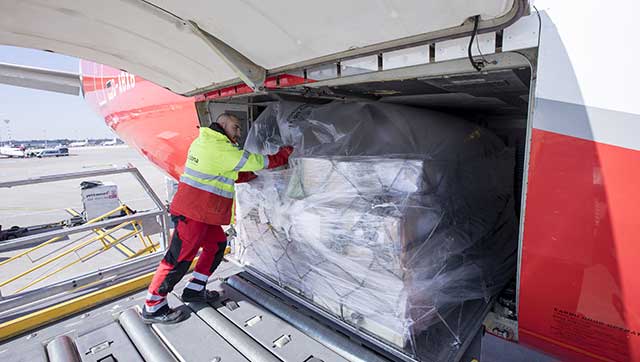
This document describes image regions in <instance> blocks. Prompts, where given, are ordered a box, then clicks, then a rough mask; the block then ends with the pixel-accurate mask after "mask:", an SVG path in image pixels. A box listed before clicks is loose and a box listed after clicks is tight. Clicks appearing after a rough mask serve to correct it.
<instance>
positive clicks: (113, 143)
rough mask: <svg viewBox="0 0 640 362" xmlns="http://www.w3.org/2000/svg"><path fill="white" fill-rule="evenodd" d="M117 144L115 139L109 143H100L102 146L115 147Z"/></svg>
mask: <svg viewBox="0 0 640 362" xmlns="http://www.w3.org/2000/svg"><path fill="white" fill-rule="evenodd" d="M117 144H118V141H116V139H115V138H114V139H112V140H111V141H104V142H102V146H115V145H117Z"/></svg>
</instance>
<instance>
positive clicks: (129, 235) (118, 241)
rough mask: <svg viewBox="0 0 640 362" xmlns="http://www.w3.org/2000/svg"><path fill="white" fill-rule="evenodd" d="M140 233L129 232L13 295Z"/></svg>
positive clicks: (34, 281) (17, 291)
mask: <svg viewBox="0 0 640 362" xmlns="http://www.w3.org/2000/svg"><path fill="white" fill-rule="evenodd" d="M139 233H140V232H139V231H136V230H132V231H130V232H128V233H127V234H125V235H123V236H121V237H119V238H117V239H113V241H110V242H109V243H108V244H107V245H105V246H104V247H103V248H101V249H97V250H94V251H92V252H90V253H89V254H87V255H85V256H82V257H80V258H79V259H76V260H74V261H72V262H71V263H68V264H67V265H65V266H62V267H60V268H58V269H56V270H54V271H52V272H50V273H48V274H45V275H43V276H41V277H40V278H38V279H35V280H33V281H31V282H29V283H28V284H27V285H25V286H23V287H22V288H20V289H18V290H16V291H15V292H14V293H13V294H17V293H20V292H21V291H23V290H25V289H27V288H29V287H31V286H33V285H35V284H38V283H39V282H41V281H43V280H45V279H47V278H49V277H51V276H53V275H54V274H57V273H59V272H61V271H63V270H65V269H67V268H69V267H71V266H73V265H75V264H77V263H80V262H83V261H85V260H87V259H90V258H92V257H93V256H95V255H97V254H99V253H102V252H104V251H106V250H109V249H111V247H112V246H114V245H116V244H118V243H120V242H122V241H123V240H125V239H128V238H130V237H132V236H134V235H136V234H139Z"/></svg>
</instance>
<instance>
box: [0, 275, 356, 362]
mask: <svg viewBox="0 0 640 362" xmlns="http://www.w3.org/2000/svg"><path fill="white" fill-rule="evenodd" d="M225 264H227V263H225ZM221 269H225V270H223V271H221V274H224V273H225V271H226V274H227V275H225V276H229V275H232V274H233V273H234V271H232V270H230V269H233V267H232V266H230V265H227V266H226V268H221ZM186 279H187V278H185V281H186ZM185 281H183V283H182V284H184V282H185ZM182 287H183V285H179V286H178V287H177V288H176V291H177V293H178V295H179V292H180V291H181V289H182ZM208 288H210V289H218V290H224V293H223V296H222V298H221V299H220V300H219V301H218V302H216V303H214V304H212V305H208V304H201V303H187V304H184V303H182V301H181V300H180V299H179V298H178V297H177V296H176V295H174V294H171V295H169V304H170V305H171V306H172V307H174V308H184V309H185V310H186V311H187V312H189V318H187V319H186V320H184V321H182V322H180V323H177V324H174V325H160V324H153V325H147V324H144V323H143V322H142V319H141V318H140V314H139V313H140V307H141V306H142V303H143V301H144V297H145V294H146V293H145V291H141V292H138V293H136V294H134V295H131V296H128V297H125V298H121V299H118V300H115V301H112V302H110V303H107V304H104V305H102V306H99V307H97V308H94V309H92V310H90V311H88V312H85V313H83V314H81V315H75V316H72V317H70V318H68V319H64V320H61V321H58V322H56V323H53V324H50V325H48V326H45V327H43V328H40V329H39V330H35V331H32V332H31V333H30V334H28V335H22V336H19V337H17V338H14V339H12V340H9V341H7V342H4V343H3V344H0V359H1V360H3V361H4V360H7V361H12V362H18V361H50V362H58V361H65V362H67V361H74V362H75V361H78V362H116V361H117V362H122V361H131V362H149V361H153V362H173V361H207V362H209V361H211V362H214V361H215V362H245V361H249V362H279V361H283V362H329V361H336V362H348V361H349V359H346V358H344V357H343V356H341V355H340V354H339V353H336V351H334V350H332V349H331V346H327V345H324V344H322V343H321V342H319V341H317V340H316V339H313V338H312V337H310V336H308V335H307V334H305V333H303V332H302V331H301V330H300V329H299V328H296V327H295V326H294V325H293V324H291V323H289V322H287V321H285V320H283V319H280V318H279V317H277V316H276V315H274V314H273V313H271V312H270V311H268V310H267V309H266V308H263V307H261V306H260V305H259V304H258V303H256V302H254V301H253V300H251V298H249V297H248V296H246V295H244V294H242V293H240V292H239V291H238V290H236V289H234V288H232V287H231V286H230V285H228V284H226V283H223V282H221V281H219V280H212V281H211V282H210V283H209V286H208ZM345 340H347V339H346V337H345ZM349 343H350V342H349Z"/></svg>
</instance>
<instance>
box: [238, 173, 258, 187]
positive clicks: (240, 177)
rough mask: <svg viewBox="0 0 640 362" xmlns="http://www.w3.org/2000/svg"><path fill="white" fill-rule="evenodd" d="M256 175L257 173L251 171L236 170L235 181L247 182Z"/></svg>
mask: <svg viewBox="0 0 640 362" xmlns="http://www.w3.org/2000/svg"><path fill="white" fill-rule="evenodd" d="M257 177H258V175H256V174H255V173H253V172H238V179H237V180H236V183H237V184H240V183H243V182H249V181H251V180H253V179H255V178H257Z"/></svg>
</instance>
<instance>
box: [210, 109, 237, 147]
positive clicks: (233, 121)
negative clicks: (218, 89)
mask: <svg viewBox="0 0 640 362" xmlns="http://www.w3.org/2000/svg"><path fill="white" fill-rule="evenodd" d="M216 123H217V124H218V125H220V127H222V129H223V130H224V133H226V134H227V137H229V139H231V141H233V142H234V143H238V141H239V140H240V137H241V136H242V124H240V119H239V118H238V117H236V116H234V115H233V114H231V113H226V112H225V113H222V114H221V115H219V116H218V118H216Z"/></svg>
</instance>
